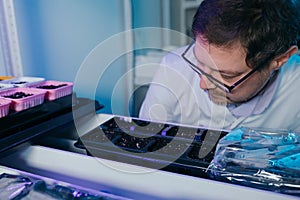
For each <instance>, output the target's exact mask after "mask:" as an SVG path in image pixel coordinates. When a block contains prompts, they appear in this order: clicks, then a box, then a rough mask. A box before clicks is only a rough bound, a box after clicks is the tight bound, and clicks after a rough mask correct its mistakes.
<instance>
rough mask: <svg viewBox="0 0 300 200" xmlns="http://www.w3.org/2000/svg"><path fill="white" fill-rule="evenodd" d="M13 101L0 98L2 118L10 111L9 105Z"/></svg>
mask: <svg viewBox="0 0 300 200" xmlns="http://www.w3.org/2000/svg"><path fill="white" fill-rule="evenodd" d="M10 104H11V101H10V100H8V99H4V98H0V118H2V117H5V116H6V115H8V113H9V106H10Z"/></svg>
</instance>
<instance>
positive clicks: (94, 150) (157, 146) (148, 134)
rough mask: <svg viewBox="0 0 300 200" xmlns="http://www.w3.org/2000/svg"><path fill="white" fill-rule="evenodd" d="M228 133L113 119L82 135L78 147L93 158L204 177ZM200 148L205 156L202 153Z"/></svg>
mask: <svg viewBox="0 0 300 200" xmlns="http://www.w3.org/2000/svg"><path fill="white" fill-rule="evenodd" d="M226 134H227V132H225V131H217V130H208V129H203V128H193V127H184V126H177V125H172V124H163V123H154V122H149V121H145V120H139V119H134V120H132V121H130V122H129V121H126V120H123V119H122V117H114V118H112V119H110V120H109V121H107V122H105V123H103V124H101V125H100V126H99V127H98V128H96V129H94V130H92V131H91V132H89V133H87V134H85V135H83V136H82V137H81V138H79V140H78V141H77V143H75V146H76V147H78V148H83V149H86V151H87V152H88V154H89V155H91V156H96V157H100V158H106V159H110V160H115V161H120V162H125V163H129V164H136V165H140V166H145V167H150V168H159V169H163V170H167V171H172V172H176V173H181V174H188V175H194V176H199V177H205V176H206V172H205V171H206V169H207V167H208V165H209V163H210V162H211V160H212V159H213V155H214V151H215V146H216V144H217V141H218V140H219V139H220V138H221V137H223V136H224V135H226ZM210 136H212V137H210ZM216 137H218V138H217V139H216ZM211 138H214V139H213V140H211ZM201 148H202V149H201ZM205 148H206V149H207V151H205ZM200 149H201V152H203V151H204V152H206V153H205V154H203V155H201V154H199V151H200Z"/></svg>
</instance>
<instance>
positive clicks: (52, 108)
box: [0, 94, 103, 152]
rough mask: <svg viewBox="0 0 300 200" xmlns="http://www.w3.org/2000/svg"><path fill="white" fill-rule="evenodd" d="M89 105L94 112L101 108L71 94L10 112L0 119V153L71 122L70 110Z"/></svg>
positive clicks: (95, 103)
mask: <svg viewBox="0 0 300 200" xmlns="http://www.w3.org/2000/svg"><path fill="white" fill-rule="evenodd" d="M89 104H94V105H95V109H96V110H98V109H101V108H103V105H101V104H99V103H98V102H97V101H92V100H90V99H85V98H77V97H76V95H75V94H72V95H68V96H65V97H61V98H59V99H56V100H54V101H45V102H44V103H43V104H41V105H38V106H35V107H32V108H30V109H27V110H23V111H20V112H12V111H11V112H10V113H9V115H7V116H5V117H3V118H0V127H1V129H0V152H2V151H4V150H7V149H9V148H11V147H13V146H16V145H18V144H20V143H23V142H25V141H28V140H29V139H31V138H33V137H35V136H38V135H41V134H43V133H47V132H49V131H50V130H52V129H55V128H57V127H59V126H63V125H65V124H67V123H70V122H73V115H72V110H76V109H79V108H81V107H83V106H86V105H89ZM85 114H86V113H82V115H85Z"/></svg>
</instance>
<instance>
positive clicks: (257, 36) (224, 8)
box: [192, 0, 300, 67]
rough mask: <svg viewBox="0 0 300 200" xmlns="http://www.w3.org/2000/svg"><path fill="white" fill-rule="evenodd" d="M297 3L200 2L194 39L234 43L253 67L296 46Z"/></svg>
mask: <svg viewBox="0 0 300 200" xmlns="http://www.w3.org/2000/svg"><path fill="white" fill-rule="evenodd" d="M299 1H300V0H204V1H203V2H202V3H201V5H200V6H199V8H198V10H197V12H196V14H195V16H194V20H193V25H192V32H193V34H194V36H195V37H196V36H197V35H199V34H200V35H202V36H203V37H204V38H205V39H206V40H207V41H208V42H209V43H211V44H214V45H217V46H230V45H232V44H234V43H236V42H240V44H241V45H242V46H243V47H244V48H245V50H246V52H247V56H246V63H247V65H248V66H249V67H254V66H257V65H260V64H262V63H265V62H270V61H271V60H272V59H273V58H274V57H275V56H277V55H280V54H282V53H284V52H285V51H287V50H288V49H289V47H290V46H291V45H296V44H297V36H298V35H299V33H300V28H299V26H300V11H299V10H300V6H299V4H300V3H299Z"/></svg>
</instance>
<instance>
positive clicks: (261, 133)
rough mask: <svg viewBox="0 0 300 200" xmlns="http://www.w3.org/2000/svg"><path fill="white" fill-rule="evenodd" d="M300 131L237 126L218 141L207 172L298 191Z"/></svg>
mask: <svg viewBox="0 0 300 200" xmlns="http://www.w3.org/2000/svg"><path fill="white" fill-rule="evenodd" d="M299 143H300V134H299V133H294V132H290V131H272V130H267V131H266V130H253V129H250V128H245V127H242V128H239V129H236V130H233V131H231V132H230V133H228V134H227V135H226V136H225V137H224V138H222V139H221V140H220V142H219V143H218V145H217V148H216V152H215V156H214V159H213V161H212V162H211V164H210V166H209V168H208V171H207V172H208V173H209V176H210V177H212V178H214V179H217V180H222V181H226V182H231V183H237V184H241V185H246V186H250V187H255V188H260V189H265V190H271V191H275V192H280V193H285V194H292V195H296V196H299V195H300V144H299Z"/></svg>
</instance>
